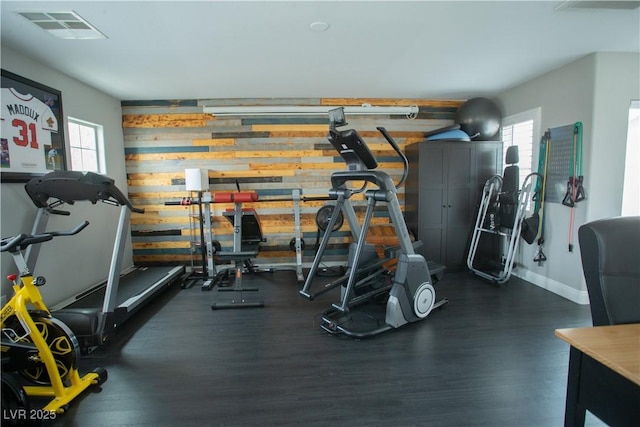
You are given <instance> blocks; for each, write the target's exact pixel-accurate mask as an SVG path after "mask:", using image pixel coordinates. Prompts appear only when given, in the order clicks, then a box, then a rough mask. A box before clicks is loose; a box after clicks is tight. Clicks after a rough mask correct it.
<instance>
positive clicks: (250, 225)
mask: <svg viewBox="0 0 640 427" xmlns="http://www.w3.org/2000/svg"><path fill="white" fill-rule="evenodd" d="M213 196H214V197H213V203H234V208H233V209H227V210H226V211H224V212H223V213H222V215H223V216H224V217H225V218H227V219H228V220H229V222H231V224H232V225H233V251H218V252H217V253H216V255H217V256H218V258H219V259H220V260H224V261H233V263H234V265H235V267H234V270H235V279H234V283H233V287H229V288H224V287H218V291H219V292H233V293H234V297H233V298H232V299H231V301H229V302H215V303H214V304H213V305H212V306H211V309H212V310H219V309H226V308H260V307H264V302H263V301H248V300H246V299H245V298H244V292H257V291H258V288H246V287H243V286H242V274H243V266H244V268H246V270H247V272H248V273H257V272H259V271H261V270H259V269H258V268H257V267H256V266H255V265H254V264H253V262H252V258H255V257H257V256H258V251H259V246H260V243H262V242H264V241H265V239H264V238H263V237H262V229H261V227H260V220H259V217H258V213H257V212H256V211H255V210H254V209H252V208H243V207H242V204H243V203H247V202H257V201H258V194H257V193H256V192H237V193H215V194H214V195H213ZM218 275H221V277H220V278H218V279H217V280H215V282H216V283H221V282H222V281H224V280H226V279H227V278H228V277H229V269H225V270H223V271H221V272H219V273H218Z"/></svg>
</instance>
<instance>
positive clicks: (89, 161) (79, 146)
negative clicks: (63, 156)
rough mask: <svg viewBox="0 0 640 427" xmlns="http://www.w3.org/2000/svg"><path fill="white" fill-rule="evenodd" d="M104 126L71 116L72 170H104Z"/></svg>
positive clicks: (70, 147) (70, 150)
mask: <svg viewBox="0 0 640 427" xmlns="http://www.w3.org/2000/svg"><path fill="white" fill-rule="evenodd" d="M101 141H102V126H100V125H97V124H94V123H89V122H85V121H82V120H78V119H74V118H71V117H69V152H70V154H71V167H70V169H71V170H74V171H83V172H98V173H102V172H104V170H105V168H104V163H103V159H102V157H103V156H102V155H101V154H102V142H101Z"/></svg>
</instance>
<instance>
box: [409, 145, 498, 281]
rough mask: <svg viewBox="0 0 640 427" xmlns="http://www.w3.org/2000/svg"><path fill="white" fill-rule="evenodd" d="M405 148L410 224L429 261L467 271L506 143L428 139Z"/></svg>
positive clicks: (448, 268) (449, 269)
mask: <svg viewBox="0 0 640 427" xmlns="http://www.w3.org/2000/svg"><path fill="white" fill-rule="evenodd" d="M405 150H406V155H407V157H408V159H409V176H408V177H407V182H406V187H405V217H406V221H407V226H408V227H409V229H410V230H411V231H413V232H414V233H415V234H416V237H417V238H418V239H420V240H421V241H422V243H423V245H424V246H423V247H422V249H421V251H420V252H421V253H422V254H423V255H424V256H425V258H426V259H427V260H431V261H435V262H437V263H440V264H443V265H445V266H446V267H447V270H448V271H459V270H463V269H465V268H466V257H467V252H468V250H469V248H468V246H469V241H470V235H471V234H470V233H471V231H472V230H473V224H474V222H475V218H476V215H477V209H478V207H477V205H478V203H479V202H480V198H481V196H482V187H483V185H484V183H485V181H486V180H487V179H488V178H489V177H491V176H492V175H495V174H501V171H502V142H500V141H477V142H462V141H446V140H445V141H422V142H418V143H414V144H410V145H408V146H407V147H406V149H405ZM479 250H484V251H490V250H492V249H491V248H479Z"/></svg>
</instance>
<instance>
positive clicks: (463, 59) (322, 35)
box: [0, 0, 640, 100]
mask: <svg viewBox="0 0 640 427" xmlns="http://www.w3.org/2000/svg"><path fill="white" fill-rule="evenodd" d="M560 3H562V2H559V1H326V0H325V1H290V2H285V1H254V2H252V1H240V0H236V1H4V0H2V1H1V2H0V4H1V12H2V14H1V18H2V33H1V37H2V39H1V40H2V46H3V47H9V48H11V49H13V50H16V51H19V52H22V53H24V54H25V55H26V56H28V57H31V58H34V59H36V60H38V61H39V62H40V63H43V64H45V65H48V66H50V67H52V68H55V69H57V70H59V71H61V72H63V73H65V74H67V75H69V76H72V77H74V78H76V79H78V80H80V81H83V82H85V83H87V84H89V85H91V86H94V87H96V88H98V89H100V90H102V91H104V92H106V93H108V94H110V95H112V96H114V97H116V98H118V99H121V100H138V99H139V100H142V99H190V98H300V97H340V98H344V97H365V98H433V99H463V98H470V97H473V96H492V95H495V94H497V93H499V92H501V91H503V90H506V89H509V88H511V87H514V86H517V85H518V84H521V83H523V82H525V81H527V80H529V79H531V78H533V77H536V76H538V75H541V74H543V73H545V72H547V71H550V70H552V69H555V68H558V67H560V66H562V65H564V64H567V63H569V62H571V61H574V60H576V59H578V58H580V57H582V56H584V55H587V54H590V53H592V52H639V51H640V9H633V10H609V9H562V10H556V6H558V5H559V4H560ZM69 10H73V11H75V12H77V13H78V14H79V15H80V16H82V17H83V18H84V19H86V20H87V21H88V22H89V23H91V24H92V25H94V26H95V27H97V29H98V30H100V31H101V32H103V33H104V34H106V35H107V37H108V38H107V39H104V40H63V39H58V38H55V37H53V36H51V35H50V34H48V33H47V32H45V31H44V30H42V29H40V28H38V27H36V26H35V25H33V24H31V23H29V22H28V21H27V20H26V19H24V18H23V17H21V16H20V15H18V14H17V13H16V12H18V11H29V12H33V11H56V12H60V11H69ZM316 21H323V22H326V23H328V24H329V29H328V30H327V31H325V32H314V31H312V30H311V29H310V24H311V23H313V22H316Z"/></svg>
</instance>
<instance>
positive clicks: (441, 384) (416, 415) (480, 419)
mask: <svg viewBox="0 0 640 427" xmlns="http://www.w3.org/2000/svg"><path fill="white" fill-rule="evenodd" d="M245 283H246V284H249V285H257V286H259V287H260V292H259V295H256V297H257V298H261V299H263V300H264V302H265V307H264V308H254V309H242V310H216V311H213V310H211V308H210V306H211V303H212V302H213V301H214V300H216V299H218V298H228V297H229V295H228V294H225V293H218V292H215V291H210V292H203V291H201V290H200V289H199V288H197V287H196V288H191V289H185V290H181V289H179V288H177V287H176V289H170V290H168V291H167V292H166V293H164V294H163V295H161V296H160V297H159V298H158V299H157V300H156V301H154V302H153V304H152V305H150V306H148V307H146V308H144V309H143V310H142V311H141V312H139V313H138V314H137V316H136V317H134V318H133V319H132V320H131V321H130V323H129V324H128V325H125V327H124V328H123V329H121V330H120V333H119V335H118V336H117V338H116V339H114V340H113V341H112V342H110V343H109V344H108V345H106V346H104V347H102V348H100V349H98V350H97V351H95V352H94V353H92V354H91V355H89V356H87V357H85V358H83V359H82V361H81V367H82V369H83V370H89V369H91V368H93V367H95V366H103V367H105V368H107V370H108V373H109V380H108V381H107V382H106V383H105V384H104V385H103V386H102V388H101V389H100V390H98V391H94V392H89V393H86V394H85V395H83V396H82V397H81V398H80V399H78V400H77V401H75V402H73V404H72V405H71V407H70V409H69V411H68V412H67V413H65V414H63V415H60V416H58V417H57V419H56V420H55V422H54V423H53V425H55V426H82V427H84V426H91V427H94V426H95V427H97V426H150V427H158V426H180V427H186V426H198V427H201V426H514V427H525V426H535V427H546V426H561V425H562V424H563V417H564V402H565V392H566V376H567V367H568V360H569V347H568V345H567V344H565V343H564V342H563V341H561V340H559V339H557V338H556V337H555V336H554V330H555V329H556V328H566V327H578V326H590V325H591V317H590V312H589V307H588V306H580V305H577V304H574V303H572V302H570V301H567V300H565V299H563V298H561V297H559V296H556V295H554V294H552V293H549V292H547V291H545V290H543V289H541V288H539V287H536V286H534V285H531V284H528V283H526V282H523V281H521V280H519V279H517V278H512V279H511V281H510V282H509V283H508V284H506V285H502V286H500V287H495V286H492V285H489V284H487V283H486V282H483V281H481V280H479V279H477V278H473V277H471V276H470V275H469V274H467V273H447V274H445V276H444V278H443V280H442V281H440V282H439V283H438V284H437V285H436V290H437V292H438V296H439V297H447V298H448V299H449V300H450V303H449V304H447V305H445V306H444V307H443V308H441V309H439V310H436V311H434V312H432V313H431V314H430V315H429V316H428V317H427V318H426V319H425V320H423V321H420V322H418V323H414V324H410V325H407V326H404V327H402V328H400V329H398V330H393V331H390V332H387V333H385V334H382V335H379V336H377V337H374V338H372V339H366V340H353V339H347V338H339V337H335V336H331V335H329V334H327V333H325V332H323V331H321V330H319V329H318V325H317V320H318V319H317V315H318V314H319V313H320V312H321V311H323V310H324V309H326V308H327V307H328V306H329V304H330V303H331V302H335V301H336V299H337V295H333V294H329V295H323V296H322V297H319V298H318V299H316V300H315V301H307V300H305V299H303V298H302V297H300V296H299V295H298V292H297V291H298V285H297V283H296V280H295V275H294V273H293V272H275V273H263V274H260V275H255V276H245ZM336 292H337V291H336ZM588 416H589V417H590V418H588V422H587V425H592V426H597V425H602V424H601V423H600V422H599V420H597V419H595V418H594V417H591V416H590V415H588Z"/></svg>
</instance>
